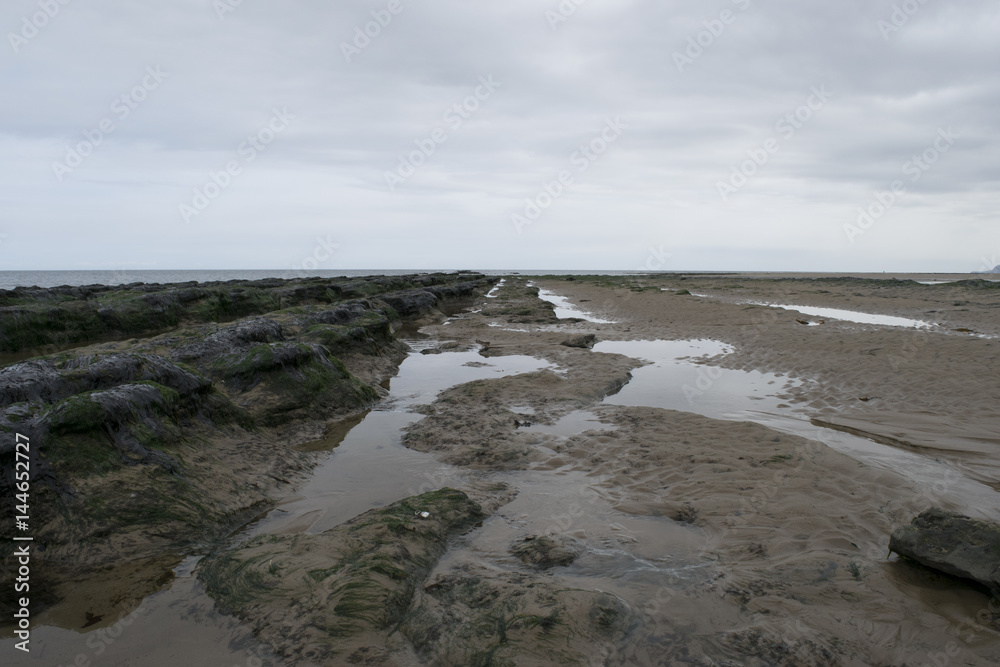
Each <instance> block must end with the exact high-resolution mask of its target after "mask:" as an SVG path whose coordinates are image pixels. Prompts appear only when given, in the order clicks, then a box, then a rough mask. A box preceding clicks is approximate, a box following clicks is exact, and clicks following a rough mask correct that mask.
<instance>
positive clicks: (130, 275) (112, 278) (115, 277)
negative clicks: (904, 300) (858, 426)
mask: <svg viewBox="0 0 1000 667" xmlns="http://www.w3.org/2000/svg"><path fill="white" fill-rule="evenodd" d="M468 270H469V271H475V272H477V273H482V274H484V275H487V276H509V275H523V276H550V275H554V276H585V275H599V276H627V275H644V274H650V275H652V274H659V275H679V276H707V275H715V276H741V277H747V278H754V277H755V278H775V279H777V278H802V279H810V278H844V277H853V278H865V279H869V280H893V279H895V280H916V281H958V280H1000V274H998V273H986V272H972V273H934V272H922V273H871V272H863V271H847V272H840V273H838V272H822V271H817V272H798V271H694V270H676V271H647V270H644V271H638V270H635V271H622V270H619V271H615V270H594V269H544V270H531V269H523V270H514V269H511V270H477V269H468ZM459 271H460V270H457V269H427V270H420V269H355V270H347V269H331V270H328V271H299V270H290V269H178V270H172V269H148V270H146V269H144V270H140V271H131V270H106V271H102V270H87V271H73V270H60V271H0V289H7V290H9V289H14V288H16V287H61V286H64V285H69V286H73V287H79V286H83V285H127V284H132V283H150V284H169V283H185V282H191V281H196V282H199V283H202V282H218V281H226V280H263V279H266V278H279V279H285V280H287V279H292V278H306V277H319V278H342V277H347V278H360V277H365V276H401V275H414V274H425V273H456V272H459Z"/></svg>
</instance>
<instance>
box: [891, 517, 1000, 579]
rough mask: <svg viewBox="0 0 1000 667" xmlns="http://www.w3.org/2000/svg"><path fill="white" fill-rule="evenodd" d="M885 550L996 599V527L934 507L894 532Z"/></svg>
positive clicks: (999, 572)
mask: <svg viewBox="0 0 1000 667" xmlns="http://www.w3.org/2000/svg"><path fill="white" fill-rule="evenodd" d="M889 549H890V550H891V551H894V552H895V553H897V554H899V555H900V556H903V557H905V558H909V559H910V560H914V561H916V562H918V563H920V564H921V565H925V566H927V567H929V568H933V569H935V570H939V571H941V572H944V573H945V574H950V575H952V576H955V577H962V578H963V579H971V580H972V581H975V582H977V583H979V584H980V585H982V586H984V587H985V588H987V589H989V590H990V591H991V592H992V593H993V595H996V596H998V597H1000V525H997V524H995V523H989V522H986V521H979V520H977V519H971V518H969V517H967V516H963V515H961V514H957V513H955V512H949V511H947V510H943V509H940V508H936V507H935V508H932V509H929V510H926V511H924V512H921V513H920V515H919V516H917V517H916V518H915V519H913V522H912V523H911V524H910V525H909V526H903V527H900V528H897V529H896V530H895V531H894V532H893V533H892V539H891V540H890V541H889Z"/></svg>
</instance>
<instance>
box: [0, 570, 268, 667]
mask: <svg viewBox="0 0 1000 667" xmlns="http://www.w3.org/2000/svg"><path fill="white" fill-rule="evenodd" d="M198 560H200V557H190V558H187V559H185V560H184V561H183V562H182V563H181V564H180V565H178V566H177V567H176V568H175V569H174V575H175V578H174V580H173V583H172V584H171V585H170V587H169V588H167V589H165V590H162V591H160V592H158V593H154V594H153V595H150V596H149V597H147V598H146V599H145V600H143V601H142V603H141V604H140V605H139V606H138V607H137V608H136V609H134V610H132V611H131V612H130V613H128V614H126V615H125V616H122V617H121V618H118V619H116V620H115V621H114V622H112V623H102V624H101V625H98V626H95V627H94V629H92V630H89V631H87V632H81V631H79V630H64V629H62V628H58V627H53V626H47V625H35V626H34V627H33V628H32V631H31V645H30V646H31V652H30V653H23V652H21V651H18V650H15V649H14V643H15V642H16V641H17V640H15V639H4V640H2V641H0V652H2V653H3V655H4V663H3V664H4V665H11V666H20V665H25V666H28V665H31V666H34V665H38V666H39V667H42V666H44V667H53V666H55V665H60V666H61V665H66V666H69V665H95V666H96V665H100V666H101V667H132V666H133V665H220V666H225V667H229V666H230V665H232V666H234V667H244V666H250V665H255V666H256V667H269V666H271V665H278V664H280V663H279V661H278V660H277V658H276V657H275V656H274V654H273V653H272V652H271V650H270V649H269V648H267V647H266V646H264V645H263V644H261V643H259V642H258V641H257V640H256V639H255V638H254V637H253V633H252V632H251V631H250V629H249V628H247V627H245V626H243V625H242V624H241V623H240V622H239V621H238V620H237V619H235V618H233V617H232V616H228V615H226V614H222V613H220V612H219V611H217V610H216V609H215V603H214V602H213V601H212V598H210V597H209V596H208V595H207V594H206V593H205V589H204V587H203V586H202V584H201V582H200V581H198V579H197V578H196V577H195V576H194V575H193V572H194V568H195V566H196V564H197V562H198ZM43 613H48V612H43ZM101 626H103V627H101Z"/></svg>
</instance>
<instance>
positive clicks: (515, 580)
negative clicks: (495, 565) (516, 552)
mask: <svg viewBox="0 0 1000 667" xmlns="http://www.w3.org/2000/svg"><path fill="white" fill-rule="evenodd" d="M633 621H634V618H633V613H632V610H631V609H630V608H629V606H628V605H627V604H626V603H625V602H624V601H622V600H621V599H620V598H618V597H615V596H614V595H610V594H608V593H603V592H599V591H587V590H577V589H572V588H567V587H566V586H565V585H564V584H561V583H559V582H558V581H554V580H552V579H551V578H548V577H544V576H542V575H538V574H523V573H510V572H497V571H495V570H491V569H487V568H485V567H482V566H475V565H462V566H459V567H456V568H453V569H451V570H450V571H448V572H446V573H442V574H438V575H435V576H434V578H433V579H432V580H431V581H429V582H428V583H427V584H425V585H424V587H423V589H422V590H421V591H419V592H418V594H417V599H416V602H415V604H414V607H413V609H412V610H411V612H410V613H409V614H407V616H406V620H405V622H404V623H403V626H402V628H401V630H402V632H403V634H404V635H406V637H407V638H408V639H409V640H410V642H411V643H412V644H413V646H414V648H415V649H416V651H417V654H418V655H419V656H420V657H421V658H423V660H424V661H425V664H429V665H602V664H605V659H606V658H607V657H608V656H609V655H610V653H611V652H612V651H613V649H614V647H615V646H616V644H617V643H618V642H620V640H621V638H622V637H623V636H624V635H625V632H626V630H627V629H628V628H629V626H630V625H631V624H632V623H633Z"/></svg>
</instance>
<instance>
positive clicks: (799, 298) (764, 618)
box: [407, 276, 1000, 665]
mask: <svg viewBox="0 0 1000 667" xmlns="http://www.w3.org/2000/svg"><path fill="white" fill-rule="evenodd" d="M526 282H527V279H520V278H514V279H508V283H507V285H506V286H505V287H504V289H503V290H501V291H500V296H499V298H498V299H496V300H495V301H493V302H492V303H489V304H488V308H487V310H485V311H484V312H483V313H480V314H474V315H470V316H468V317H465V318H463V319H461V320H458V321H455V322H453V323H451V324H449V325H447V326H437V327H430V328H427V329H425V331H427V332H429V333H432V334H433V335H435V336H438V337H441V338H442V339H446V340H457V341H459V342H461V343H463V344H467V343H468V344H471V342H472V341H473V340H476V339H478V340H486V341H489V343H490V348H489V351H488V352H487V354H514V353H518V354H534V355H537V356H541V357H544V358H546V359H549V360H550V361H553V362H554V363H557V364H559V366H560V367H561V368H562V369H563V372H562V373H554V372H551V371H544V372H542V373H535V374H530V375H521V376H514V377H508V378H504V379H498V380H490V381H486V382H479V383H473V384H472V385H463V386H460V387H456V388H454V389H452V390H450V391H447V392H445V393H444V394H442V395H441V396H440V397H439V399H438V400H437V401H436V402H435V403H434V404H433V405H432V406H430V407H428V408H427V410H426V412H427V413H428V417H427V419H425V420H423V421H421V422H420V423H418V424H416V425H415V426H413V427H411V429H410V433H409V434H408V437H407V444H408V445H409V446H413V447H416V448H420V449H424V450H427V451H434V452H435V453H437V454H438V455H439V456H441V457H442V458H443V459H446V460H448V461H451V462H453V463H458V464H461V465H466V466H472V467H479V468H485V469H492V470H496V469H515V468H531V469H534V470H539V471H559V472H560V473H563V474H568V473H571V472H573V471H577V472H581V473H583V474H585V475H587V478H588V479H591V480H592V484H591V488H592V490H593V491H594V492H595V493H596V494H597V495H599V496H600V497H601V498H602V499H603V500H604V501H606V502H608V503H610V504H611V506H612V507H613V508H614V509H616V510H618V511H620V512H624V513H626V514H629V515H634V516H636V517H665V518H667V519H669V520H671V521H672V522H673V523H674V524H676V525H680V526H686V527H687V530H688V531H689V534H688V537H687V538H685V539H683V540H678V541H677V542H676V544H677V549H678V550H680V551H684V552H685V556H686V557H687V558H690V559H691V560H694V561H699V560H700V561H706V562H710V563H711V564H712V566H711V568H710V570H709V571H710V572H711V576H710V577H707V578H706V579H703V580H700V581H696V582H694V583H692V582H691V581H690V580H686V581H682V580H674V579H671V578H669V577H667V578H665V579H664V580H663V583H662V585H661V586H660V587H658V588H652V589H650V588H646V589H645V590H643V591H639V592H636V591H634V590H633V591H629V590H626V589H625V588H622V589H621V590H619V591H618V594H619V595H621V596H622V597H623V598H624V599H625V600H626V602H627V603H628V604H629V605H630V607H631V608H632V609H633V610H638V611H641V616H642V618H643V619H644V621H643V622H642V623H641V624H639V625H638V626H636V628H635V629H634V631H633V633H632V634H631V635H630V636H628V637H627V638H625V639H624V640H623V641H621V642H619V643H618V644H617V645H615V646H614V647H613V648H611V649H610V652H609V657H607V658H602V659H601V660H602V662H595V663H594V664H616V665H617V664H705V665H710V664H730V665H737V664H745V665H757V664H788V665H810V664H816V665H830V664H845V665H923V664H943V663H942V662H941V661H942V660H944V661H946V662H947V664H962V665H989V664H997V663H998V662H1000V626H998V625H997V614H996V613H995V612H996V611H998V610H997V609H996V608H992V609H991V606H990V605H991V603H990V600H989V599H988V597H987V596H986V595H984V594H982V593H980V592H978V591H976V590H974V589H973V588H971V587H969V586H966V585H964V584H962V583H961V582H957V581H955V580H953V579H949V578H945V577H939V576H937V575H935V574H933V573H931V572H929V571H927V570H924V569H922V568H919V567H916V566H911V565H908V564H906V563H902V562H899V561H898V559H897V558H896V557H895V556H893V557H891V558H887V547H886V545H887V544H888V539H889V534H890V533H891V531H892V529H893V528H894V527H895V526H898V525H901V524H903V523H908V522H909V521H910V519H912V518H913V517H914V516H915V515H916V514H917V513H918V512H920V511H921V510H923V509H926V507H928V506H929V505H930V504H944V505H946V506H950V507H952V508H954V509H958V510H960V511H965V512H968V513H972V514H977V513H978V514H981V515H987V516H993V517H994V518H996V514H997V509H998V507H997V505H994V506H993V507H979V506H976V505H975V504H974V503H972V502H970V500H969V499H968V498H965V497H963V496H962V493H961V490H960V489H958V488H957V487H956V486H955V485H949V484H947V483H946V484H943V488H941V489H934V490H933V491H932V490H930V489H927V488H921V486H920V485H918V484H916V483H914V482H913V481H912V480H910V479H908V478H907V477H906V476H905V475H903V474H898V473H896V472H891V471H887V470H883V469H879V468H877V467H873V466H870V465H866V464H864V463H861V462H859V461H857V460H855V459H853V458H851V457H849V456H847V455H845V454H842V453H840V452H838V451H835V450H833V449H831V448H830V447H828V446H826V445H823V444H821V443H818V442H815V441H811V440H806V439H804V438H801V437H797V436H793V435H788V434H785V433H778V432H776V431H774V430H771V429H769V428H766V427H765V426H761V425H758V424H752V423H746V422H737V421H719V420H714V419H709V418H706V417H702V416H700V415H695V414H691V413H686V412H675V411H670V410H662V409H656V408H630V407H617V406H598V403H600V400H601V398H602V397H603V395H604V394H606V393H610V392H612V391H614V390H615V389H616V388H617V387H618V386H620V385H621V383H622V381H623V377H624V378H627V376H625V375H624V374H625V373H627V371H628V370H629V368H634V367H636V366H639V365H641V363H642V362H639V361H635V360H629V359H628V358H626V357H622V356H619V355H610V354H598V353H593V352H590V351H587V350H581V349H573V348H567V347H564V346H561V345H559V343H560V342H561V341H562V340H564V339H565V338H566V337H567V333H579V332H594V333H596V334H597V336H598V338H599V339H601V340H653V339H695V338H711V339H714V340H718V341H722V342H726V343H729V344H731V345H733V346H734V347H735V352H734V353H733V354H730V355H727V356H722V357H717V358H716V359H714V360H712V363H719V364H721V365H722V366H724V367H728V368H739V369H756V370H760V371H767V372H773V373H779V374H784V375H787V376H789V377H793V378H796V379H799V380H802V381H803V382H802V384H801V385H799V386H797V387H793V388H790V389H788V392H789V398H790V399H791V400H792V401H796V402H798V404H799V406H800V407H802V408H804V409H805V410H806V412H807V413H808V416H809V417H813V418H816V419H817V420H819V421H818V422H817V423H829V424H834V425H837V426H839V427H841V428H843V429H845V430H852V431H854V432H856V433H869V434H872V435H873V436H874V437H876V438H877V439H879V440H880V441H881V442H885V443H890V444H892V445H893V446H896V447H900V448H904V449H909V450H912V451H917V452H921V453H922V454H925V455H928V456H930V457H932V458H934V457H937V458H940V459H943V460H946V461H948V462H951V463H953V464H954V465H955V467H956V468H957V469H958V470H960V471H961V472H962V473H963V474H965V475H966V476H967V477H968V478H969V479H974V480H978V481H981V482H983V483H986V484H988V485H991V486H993V488H1000V467H998V466H1000V438H998V434H1000V415H998V410H997V405H998V404H1000V403H998V399H1000V384H998V380H997V377H998V375H997V369H998V365H1000V363H998V362H1000V354H998V353H1000V340H997V339H996V338H992V339H991V338H984V337H977V336H975V335H974V334H973V333H970V332H969V331H956V330H957V329H969V330H973V331H975V332H977V333H980V334H986V335H991V336H998V335H1000V309H998V306H1000V290H996V289H993V290H985V289H981V288H978V287H975V286H965V285H960V286H950V285H943V286H923V285H917V284H915V283H909V282H900V283H898V284H895V283H892V282H879V283H876V282H871V281H833V282H815V281H804V280H796V281H773V280H758V279H752V278H747V277H734V276H725V277H704V278H688V279H684V280H681V279H678V278H676V277H649V278H636V279H631V280H630V281H629V282H631V283H632V284H633V286H634V287H637V288H638V287H644V288H646V289H644V290H643V291H634V290H630V289H623V288H621V287H614V286H613V285H608V284H596V283H595V282H593V281H587V280H582V279H577V280H574V281H572V282H567V281H563V280H539V281H537V282H538V284H539V285H541V286H542V287H544V288H547V289H551V290H553V291H555V292H557V293H559V294H561V295H564V296H568V297H570V299H571V301H573V302H574V303H577V304H579V305H580V307H582V308H584V309H586V310H588V311H590V312H592V313H594V314H597V315H599V316H601V317H603V318H608V319H613V320H616V324H593V323H589V322H575V323H574V322H570V323H566V322H564V323H562V324H559V325H552V324H550V323H547V322H551V320H550V319H548V318H545V317H539V318H538V320H539V321H540V323H539V324H531V323H530V322H531V320H532V317H531V316H530V315H523V314H522V315H520V316H518V320H516V321H519V322H521V323H520V324H516V325H509V322H510V321H511V320H512V318H511V317H510V314H511V313H521V312H529V311H530V309H531V307H534V304H532V303H531V301H532V299H531V296H530V292H526V290H525V283H526ZM598 282H605V283H608V282H612V281H598ZM661 287H662V288H670V289H673V290H681V289H687V290H690V291H691V292H695V293H698V294H706V295H708V298H706V297H698V296H690V295H680V294H677V293H676V292H671V291H661V289H660V288H661ZM491 301H492V300H491ZM748 301H768V302H775V303H793V304H801V305H812V306H825V307H835V308H844V309H852V310H857V311H864V312H869V313H879V314H884V315H896V316H902V317H909V318H914V319H921V320H929V321H933V322H935V323H941V326H938V327H935V328H934V329H933V330H928V331H919V330H911V329H900V328H890V327H879V326H871V325H861V324H853V323H850V322H840V321H835V320H830V319H827V320H826V322H825V323H823V324H821V325H819V326H811V327H806V326H803V325H802V324H800V323H798V322H796V320H797V319H803V320H809V321H818V320H819V319H822V318H816V317H805V316H803V315H801V314H799V313H795V312H789V311H784V310H778V309H773V308H767V307H763V306H749V305H747V302H748ZM505 304H506V306H508V307H507V308H506V310H505V308H504V305H505ZM525 307H528V310H527V311H526V310H525ZM526 322H527V323H526ZM490 323H493V324H501V325H504V326H506V327H507V328H504V327H496V326H494V327H490V326H488V325H489V324H490ZM511 327H517V328H522V329H528V331H511V330H508V329H509V328H511ZM776 391H780V387H779V388H777V389H776ZM516 406H527V407H530V408H532V409H533V410H534V416H533V417H532V419H534V420H535V421H542V422H547V423H552V422H553V421H554V420H555V419H557V418H558V417H560V416H563V415H566V414H568V413H570V412H572V411H574V410H578V409H593V410H594V412H595V414H596V415H597V416H598V417H599V419H600V420H601V421H602V422H604V423H605V425H607V426H608V427H614V428H615V430H611V431H597V430H594V431H588V432H585V433H580V434H576V435H572V436H569V437H552V436H546V437H541V436H538V435H536V434H532V433H529V432H528V431H526V430H524V429H520V428H518V427H517V424H516V423H515V420H517V419H519V416H518V413H516V412H515V411H512V410H511V408H514V407H516ZM998 498H1000V497H998ZM515 504H516V503H515ZM512 507H513V505H512ZM560 511H561V510H560V508H559V507H558V506H557V505H553V506H552V507H545V506H539V507H535V508H530V509H526V510H524V512H523V514H521V515H517V516H515V514H516V513H515V512H513V511H511V512H510V516H507V517H504V518H503V520H505V521H507V522H508V524H509V526H515V527H516V525H518V522H520V523H521V524H524V523H530V522H532V521H534V522H535V524H534V525H535V526H537V525H538V522H539V521H541V522H543V523H544V522H545V521H546V520H547V521H548V523H549V524H550V525H552V526H554V527H555V529H554V530H551V531H550V532H553V533H563V534H564V535H571V536H573V537H574V538H575V539H578V540H582V541H583V543H585V544H586V543H588V541H589V542H590V543H591V546H593V543H594V541H595V539H596V538H595V537H594V536H595V535H598V534H600V533H601V527H599V526H596V525H593V523H591V522H587V521H585V520H583V519H581V518H579V517H577V518H573V519H572V520H568V521H565V522H562V521H560V518H561V517H560V516H559V515H558V513H559V512H560ZM548 513H552V514H551V515H549V514H548ZM498 520H500V519H498ZM489 526H490V524H487V528H489ZM511 530H513V531H515V532H516V528H510V529H509V530H508V533H503V532H502V531H498V533H497V534H503V535H508V536H509V532H510V531H511ZM472 539H473V544H475V538H472ZM641 539H643V538H642V537H641V536H640V538H639V540H640V541H641ZM481 542H483V543H482V544H479V545H478V546H476V548H475V549H473V551H472V552H466V553H463V552H462V549H459V550H458V552H457V553H454V554H452V555H451V556H449V557H448V558H446V559H445V561H444V562H443V563H442V564H441V565H439V568H438V570H437V571H436V574H435V575H433V576H437V577H447V576H450V575H454V573H455V571H456V570H455V569H454V568H458V567H460V566H461V565H462V564H463V563H465V564H466V565H467V564H468V562H469V561H470V560H474V561H482V559H483V558H485V559H486V560H487V561H489V560H490V559H494V560H495V559H497V558H500V557H499V556H498V555H497V554H499V552H500V551H502V549H503V548H504V545H502V544H500V543H499V541H497V542H495V543H492V544H491V543H489V540H488V539H487V538H483V540H481ZM692 545H693V546H692ZM635 548H636V549H640V550H641V548H642V547H641V546H638V547H635ZM490 549H493V552H492V554H491V552H490ZM667 550H668V551H669V548H668V549H667ZM483 553H486V554H491V555H487V556H483ZM661 555H663V554H661ZM504 562H505V561H503V559H502V558H500V560H495V563H494V565H495V566H496V567H500V566H499V565H496V563H504ZM506 567H509V564H508V565H507V566H506ZM552 576H553V577H555V578H556V579H557V580H558V579H559V577H561V576H563V575H561V574H558V573H556V574H553V575H552ZM567 576H568V575H567ZM571 579H572V578H571V577H568V578H567V582H570V580H571ZM597 579H598V580H600V577H598V578H597ZM572 583H577V584H578V583H579V579H572ZM600 583H601V585H606V586H608V587H609V588H611V587H613V586H614V584H613V582H611V581H610V580H606V581H600ZM994 607H995V605H994ZM977 619H978V623H981V624H976V623H977ZM970 623H973V625H970ZM595 659H596V658H595ZM603 660H606V662H603Z"/></svg>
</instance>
